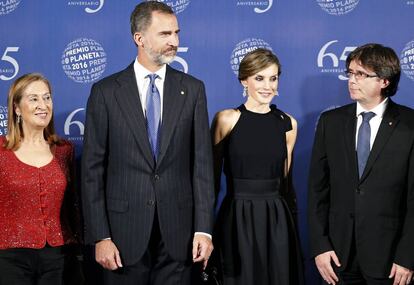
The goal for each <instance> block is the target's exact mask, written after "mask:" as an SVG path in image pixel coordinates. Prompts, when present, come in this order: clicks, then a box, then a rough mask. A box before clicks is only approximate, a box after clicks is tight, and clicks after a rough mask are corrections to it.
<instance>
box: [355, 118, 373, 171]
mask: <svg viewBox="0 0 414 285" xmlns="http://www.w3.org/2000/svg"><path fill="white" fill-rule="evenodd" d="M361 115H362V123H361V126H359V130H358V142H357V154H358V170H359V177H360V178H361V176H362V173H364V169H365V165H366V164H367V160H368V156H369V152H370V149H371V148H370V140H371V126H370V125H369V121H370V120H371V119H372V118H373V117H374V116H375V113H373V112H363V113H361Z"/></svg>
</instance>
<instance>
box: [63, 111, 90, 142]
mask: <svg viewBox="0 0 414 285" xmlns="http://www.w3.org/2000/svg"><path fill="white" fill-rule="evenodd" d="M83 110H85V108H79V109H76V110H75V111H73V112H72V113H70V114H69V116H68V117H67V118H66V121H65V126H64V127H63V131H64V132H65V135H67V136H69V135H70V131H69V129H70V126H71V125H76V126H78V128H79V133H80V135H81V136H83V133H84V129H85V126H84V124H83V122H81V121H72V118H73V116H75V115H76V113H78V112H80V111H83Z"/></svg>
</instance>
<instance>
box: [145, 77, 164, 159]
mask: <svg viewBox="0 0 414 285" xmlns="http://www.w3.org/2000/svg"><path fill="white" fill-rule="evenodd" d="M147 77H148V78H149V79H150V83H149V85H148V90H147V102H146V103H147V104H146V105H147V106H146V114H147V132H148V138H149V141H150V144H151V150H152V154H153V156H154V159H155V161H156V160H157V157H158V134H159V127H160V119H161V98H160V93H159V92H158V89H157V86H155V79H156V78H157V77H158V75H157V74H149V75H148V76H147Z"/></svg>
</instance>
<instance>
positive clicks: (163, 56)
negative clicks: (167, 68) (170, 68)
mask: <svg viewBox="0 0 414 285" xmlns="http://www.w3.org/2000/svg"><path fill="white" fill-rule="evenodd" d="M144 50H145V52H146V53H147V54H148V56H149V57H150V58H151V59H152V61H153V62H155V63H156V64H158V65H164V64H169V63H171V62H172V61H173V60H174V57H175V55H176V54H177V47H170V48H168V49H166V50H162V51H156V50H153V49H152V48H151V47H145V48H144Z"/></svg>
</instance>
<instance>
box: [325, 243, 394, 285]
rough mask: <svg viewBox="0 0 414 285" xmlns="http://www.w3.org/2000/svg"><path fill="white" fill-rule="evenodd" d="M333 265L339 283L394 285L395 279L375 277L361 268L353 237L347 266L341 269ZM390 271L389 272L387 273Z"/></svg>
mask: <svg viewBox="0 0 414 285" xmlns="http://www.w3.org/2000/svg"><path fill="white" fill-rule="evenodd" d="M373 254H375V253H373ZM333 267H334V270H335V273H336V275H337V276H338V278H339V283H338V285H392V283H393V281H394V279H389V278H373V277H371V276H368V275H366V274H365V273H364V272H363V271H362V270H361V267H360V265H359V262H358V254H357V252H356V247H355V238H353V239H352V246H351V252H350V255H349V260H348V264H347V266H346V268H345V269H344V270H341V269H340V268H338V267H337V266H335V264H333ZM390 270H391V268H390ZM389 273H390V272H387V274H389Z"/></svg>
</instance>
